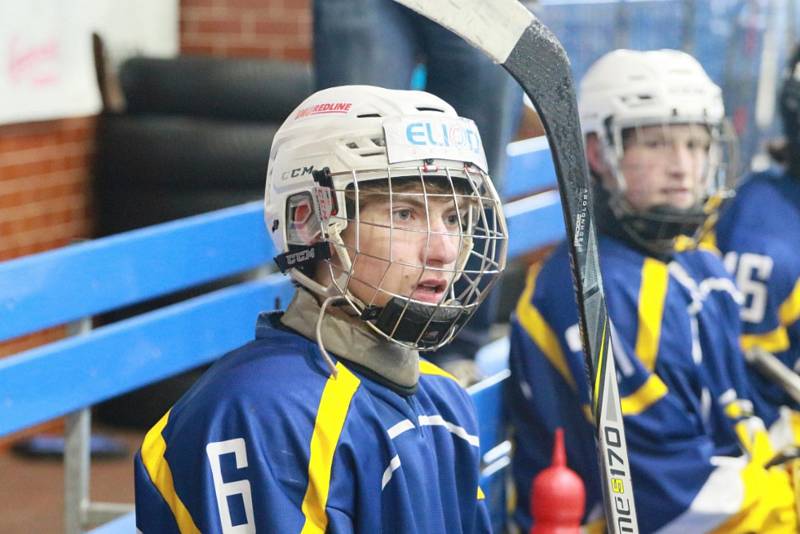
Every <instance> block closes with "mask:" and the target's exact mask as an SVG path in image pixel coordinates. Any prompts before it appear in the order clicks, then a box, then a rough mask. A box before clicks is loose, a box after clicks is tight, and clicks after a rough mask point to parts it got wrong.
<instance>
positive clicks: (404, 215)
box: [393, 208, 412, 221]
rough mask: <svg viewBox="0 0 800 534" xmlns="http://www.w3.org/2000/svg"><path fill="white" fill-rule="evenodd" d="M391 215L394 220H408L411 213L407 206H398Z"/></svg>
mask: <svg viewBox="0 0 800 534" xmlns="http://www.w3.org/2000/svg"><path fill="white" fill-rule="evenodd" d="M393 216H394V219H395V220H396V221H410V220H411V216H412V213H411V210H410V209H408V208H400V209H396V210H394V213H393Z"/></svg>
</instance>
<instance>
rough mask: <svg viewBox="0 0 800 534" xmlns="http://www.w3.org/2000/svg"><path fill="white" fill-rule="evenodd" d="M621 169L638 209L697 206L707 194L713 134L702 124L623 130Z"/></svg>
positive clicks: (633, 202)
mask: <svg viewBox="0 0 800 534" xmlns="http://www.w3.org/2000/svg"><path fill="white" fill-rule="evenodd" d="M623 144H624V147H625V150H624V155H623V157H622V159H621V161H620V167H619V168H620V170H621V171H622V175H623V176H624V177H625V183H626V185H627V190H626V192H625V197H626V199H627V200H628V202H629V203H630V204H631V206H632V207H633V208H634V209H636V210H642V211H644V210H647V209H649V208H652V207H653V206H656V205H667V206H671V207H673V208H678V209H687V208H690V207H692V206H694V205H695V204H696V203H697V202H698V201H699V200H700V199H701V198H702V196H703V194H704V191H705V189H706V186H707V184H706V183H705V176H706V167H707V164H708V150H709V146H710V144H711V135H710V134H709V132H708V129H707V128H706V127H704V126H701V125H698V124H673V125H663V126H644V127H639V128H635V129H634V128H631V129H628V130H626V131H625V132H623Z"/></svg>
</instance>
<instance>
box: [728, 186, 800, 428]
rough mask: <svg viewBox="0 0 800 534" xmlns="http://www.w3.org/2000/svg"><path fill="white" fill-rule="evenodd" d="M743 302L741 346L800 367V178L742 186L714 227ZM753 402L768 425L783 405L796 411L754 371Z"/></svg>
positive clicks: (776, 388) (790, 403) (794, 405)
mask: <svg viewBox="0 0 800 534" xmlns="http://www.w3.org/2000/svg"><path fill="white" fill-rule="evenodd" d="M716 240H717V246H718V247H719V249H720V250H721V251H722V252H723V253H724V254H725V265H726V267H728V268H729V269H730V270H731V272H732V273H734V278H735V280H736V283H737V285H738V286H739V289H740V290H741V291H742V293H743V295H744V297H745V300H744V303H743V306H742V313H741V317H742V322H743V331H744V332H743V334H744V335H743V336H742V348H744V349H745V350H747V349H748V348H751V347H753V346H756V345H758V346H760V347H762V348H764V349H765V350H767V351H769V352H772V353H773V354H775V355H776V356H778V357H779V358H780V359H781V360H782V361H783V363H785V364H786V365H787V366H788V367H789V368H790V369H795V370H798V369H799V368H800V179H798V178H795V177H793V176H790V175H788V174H783V173H778V172H776V171H768V172H764V173H759V174H755V175H753V176H752V177H751V178H750V179H748V180H747V181H745V182H744V184H743V185H742V186H741V187H740V188H739V191H738V192H737V195H736V198H734V199H733V200H732V201H731V202H730V204H729V205H728V206H727V207H726V208H725V210H724V212H723V214H722V216H721V218H720V221H719V223H718V224H717V227H716ZM753 375H754V376H753V387H754V389H755V390H756V391H755V392H756V395H755V396H754V400H755V402H756V403H757V406H756V407H757V409H758V411H759V412H761V413H762V417H763V418H764V420H765V422H766V423H767V424H768V425H773V423H775V421H776V420H777V419H778V417H779V407H780V406H788V407H791V408H793V409H795V410H796V409H798V408H799V407H798V406H797V404H796V403H795V402H794V401H792V400H791V398H789V396H788V395H786V393H785V392H784V391H783V390H782V389H781V388H780V387H779V386H777V385H776V384H773V383H771V382H770V381H769V380H767V379H765V378H763V377H762V376H761V375H758V374H757V373H756V372H753Z"/></svg>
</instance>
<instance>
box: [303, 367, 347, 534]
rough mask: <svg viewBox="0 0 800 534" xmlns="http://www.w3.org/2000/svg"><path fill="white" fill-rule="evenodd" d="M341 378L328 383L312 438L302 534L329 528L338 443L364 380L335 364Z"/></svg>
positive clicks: (335, 377) (329, 379)
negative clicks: (331, 488) (328, 505)
mask: <svg viewBox="0 0 800 534" xmlns="http://www.w3.org/2000/svg"><path fill="white" fill-rule="evenodd" d="M336 370H337V371H338V376H333V375H331V376H330V378H328V381H327V382H326V383H325V389H323V391H322V397H321V398H320V400H319V408H317V419H316V421H314V433H313V434H312V435H311V457H310V458H309V461H308V487H307V488H306V494H305V497H303V504H302V506H301V510H302V511H303V515H304V516H305V518H306V520H305V523H304V525H303V530H302V531H301V533H302V534H311V533H319V534H323V533H324V532H325V529H326V528H327V526H328V514H326V513H325V507H326V505H327V503H328V490H329V489H330V483H331V469H332V468H333V455H334V453H335V452H336V446H337V444H338V443H339V436H340V435H341V433H342V428H343V427H344V422H345V420H346V419H347V411H348V409H349V408H350V402H351V401H352V400H353V396H354V395H355V393H356V390H357V389H358V386H359V384H360V383H361V381H360V380H359V379H358V377H356V375H354V374H353V373H351V372H350V371H349V370H348V369H347V368H346V367H345V366H343V365H342V363H341V362H338V363H337V364H336Z"/></svg>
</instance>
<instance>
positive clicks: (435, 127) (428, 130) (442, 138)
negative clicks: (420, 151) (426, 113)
mask: <svg viewBox="0 0 800 534" xmlns="http://www.w3.org/2000/svg"><path fill="white" fill-rule="evenodd" d="M406 139H407V140H408V142H409V143H411V144H412V145H422V146H441V147H453V148H458V149H468V150H470V151H472V152H475V153H478V152H480V149H481V142H480V137H478V135H477V134H476V133H475V132H474V131H472V130H470V129H469V128H464V127H462V126H454V125H452V124H451V125H447V124H441V123H432V122H412V123H411V124H409V125H408V126H406Z"/></svg>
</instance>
